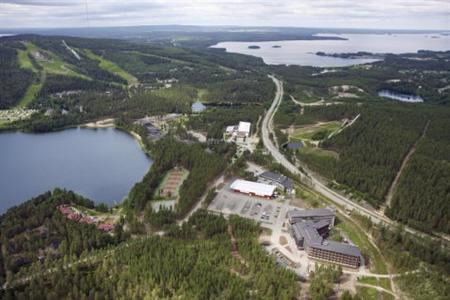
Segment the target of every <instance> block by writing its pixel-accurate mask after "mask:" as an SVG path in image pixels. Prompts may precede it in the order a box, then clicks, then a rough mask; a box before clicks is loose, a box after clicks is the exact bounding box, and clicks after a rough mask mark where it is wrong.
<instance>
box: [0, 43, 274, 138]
mask: <svg viewBox="0 0 450 300" xmlns="http://www.w3.org/2000/svg"><path fill="white" fill-rule="evenodd" d="M0 53H1V55H3V56H4V57H5V59H4V60H3V59H2V64H5V66H4V67H2V68H1V72H0V80H2V82H6V83H8V82H10V83H9V84H5V85H2V88H1V89H0V108H3V109H5V108H9V109H14V108H19V107H21V108H28V109H36V110H38V113H37V114H34V115H33V117H32V118H31V119H30V120H26V121H23V122H19V123H17V124H14V123H11V124H8V126H7V127H10V126H12V127H16V126H17V127H19V128H27V129H28V130H32V131H47V130H51V129H57V128H61V127H64V126H68V125H73V124H79V123H82V122H85V121H90V120H95V119H98V118H103V117H118V116H122V117H126V118H130V117H133V118H135V117H140V116H145V115H146V114H155V113H162V112H167V113H171V112H190V106H191V104H192V103H193V102H195V101H197V100H199V99H200V100H202V101H207V102H225V101H230V100H229V99H227V97H229V92H230V91H231V92H232V95H233V98H234V100H232V101H237V102H240V103H242V102H252V105H256V106H257V105H259V104H260V103H261V102H263V101H265V100H268V99H270V94H269V95H268V94H267V92H269V93H270V92H271V90H272V87H271V86H270V85H267V84H264V82H267V80H268V79H266V78H264V77H265V75H259V73H258V72H255V71H253V69H254V68H255V67H257V66H262V65H263V63H262V61H261V60H260V59H257V58H251V57H246V56H243V55H229V54H225V53H223V52H221V51H206V50H189V49H183V48H175V47H162V46H159V45H156V44H136V43H130V42H126V41H121V40H100V39H96V40H93V39H83V38H71V37H41V36H34V35H23V36H14V37H4V38H2V39H0ZM250 70H252V71H250ZM244 71H245V72H244ZM263 76H264V77H263ZM245 83H247V85H248V87H249V88H248V89H243V88H241V87H240V85H241V84H245ZM225 86H226V87H227V88H226V89H224V87H225ZM256 102H259V103H256Z"/></svg>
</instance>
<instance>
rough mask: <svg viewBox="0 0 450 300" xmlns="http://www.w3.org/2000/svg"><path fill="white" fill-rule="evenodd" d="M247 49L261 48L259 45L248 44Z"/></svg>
mask: <svg viewBox="0 0 450 300" xmlns="http://www.w3.org/2000/svg"><path fill="white" fill-rule="evenodd" d="M248 49H261V47H260V46H258V45H250V46H248Z"/></svg>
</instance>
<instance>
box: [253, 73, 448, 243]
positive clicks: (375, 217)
mask: <svg viewBox="0 0 450 300" xmlns="http://www.w3.org/2000/svg"><path fill="white" fill-rule="evenodd" d="M269 77H270V78H271V79H272V80H273V82H274V83H275V85H276V87H277V90H276V93H275V98H274V100H273V102H272V105H271V106H270V108H269V110H268V111H267V113H266V115H265V116H264V119H263V123H262V128H261V134H262V140H263V143H264V146H265V147H266V148H267V150H268V151H269V152H270V153H271V154H272V156H273V157H274V158H275V160H276V161H277V162H278V163H280V164H281V165H283V166H284V167H285V168H286V169H287V170H289V171H290V172H291V173H293V174H295V175H299V176H300V179H301V180H303V181H306V180H307V181H309V182H310V187H311V188H312V189H314V190H315V191H316V192H318V193H320V194H322V195H323V196H325V197H326V198H328V199H330V200H331V201H333V202H334V203H336V204H338V205H341V206H344V207H346V208H349V209H354V210H355V211H357V212H358V213H360V214H361V215H364V216H367V217H369V218H370V219H371V220H372V221H374V222H376V223H380V222H381V223H384V224H387V225H396V224H397V222H395V221H393V220H391V219H389V218H387V217H386V216H384V215H383V214H381V213H379V212H377V211H375V210H370V209H367V208H365V207H363V206H361V205H359V204H357V203H355V202H353V201H351V200H350V199H348V198H346V197H345V196H342V195H341V194H338V193H337V192H335V191H333V190H332V189H330V188H329V187H327V186H326V185H325V184H323V183H322V182H320V181H319V180H318V179H317V178H315V177H314V176H313V175H312V174H306V173H304V172H302V171H300V170H299V169H298V168H297V167H296V166H295V165H294V164H293V163H291V162H290V161H289V160H287V159H286V157H285V156H284V155H283V154H281V153H280V151H279V149H278V147H277V146H276V145H275V144H274V143H273V142H272V140H271V139H270V134H271V133H272V134H273V135H275V134H274V131H273V117H274V115H275V112H276V111H277V109H278V107H279V106H280V103H281V100H282V99H283V96H284V89H283V82H282V81H280V80H279V79H277V78H275V77H274V76H272V75H269ZM405 231H407V232H409V233H412V234H415V235H419V236H426V235H427V234H424V233H422V232H419V231H417V230H414V229H412V228H410V227H406V226H405ZM441 238H443V239H445V240H447V241H450V239H448V238H447V237H445V236H441Z"/></svg>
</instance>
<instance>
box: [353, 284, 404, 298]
mask: <svg viewBox="0 0 450 300" xmlns="http://www.w3.org/2000/svg"><path fill="white" fill-rule="evenodd" d="M356 286H361V287H368V288H372V289H376V290H377V291H379V292H385V293H388V294H390V295H392V296H394V298H395V299H398V296H397V295H396V294H394V293H393V292H392V291H390V290H387V289H385V288H382V287H381V286H377V285H371V284H365V283H356Z"/></svg>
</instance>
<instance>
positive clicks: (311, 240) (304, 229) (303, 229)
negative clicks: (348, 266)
mask: <svg viewBox="0 0 450 300" xmlns="http://www.w3.org/2000/svg"><path fill="white" fill-rule="evenodd" d="M320 222H321V221H319V222H316V223H315V222H312V221H303V222H298V223H295V224H294V225H292V229H293V231H294V234H295V235H296V236H297V237H300V238H301V237H303V238H304V239H305V242H306V244H307V245H309V246H311V247H314V248H317V249H322V250H327V251H332V252H336V253H342V254H345V255H351V256H361V252H360V251H359V249H358V247H356V246H353V245H349V244H345V243H339V242H335V241H330V240H325V239H323V237H321V236H320V234H319V232H318V231H317V229H316V228H317V226H318V225H320V224H319V223H320Z"/></svg>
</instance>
